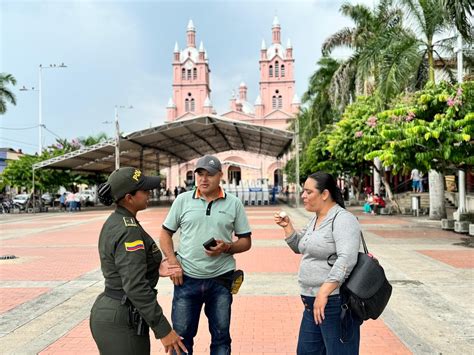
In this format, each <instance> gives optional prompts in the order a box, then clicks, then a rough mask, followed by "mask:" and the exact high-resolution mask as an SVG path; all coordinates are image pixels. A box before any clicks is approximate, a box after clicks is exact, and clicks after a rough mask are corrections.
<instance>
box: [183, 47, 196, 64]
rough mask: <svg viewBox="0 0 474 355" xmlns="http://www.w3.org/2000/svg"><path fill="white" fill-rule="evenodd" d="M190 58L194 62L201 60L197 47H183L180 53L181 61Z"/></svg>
mask: <svg viewBox="0 0 474 355" xmlns="http://www.w3.org/2000/svg"><path fill="white" fill-rule="evenodd" d="M188 58H191V60H192V61H193V62H194V63H197V62H198V61H199V51H198V50H197V49H196V48H195V47H188V48H185V49H183V50H182V51H181V53H180V54H179V61H180V62H181V63H184V62H185V61H186V60H187V59H188Z"/></svg>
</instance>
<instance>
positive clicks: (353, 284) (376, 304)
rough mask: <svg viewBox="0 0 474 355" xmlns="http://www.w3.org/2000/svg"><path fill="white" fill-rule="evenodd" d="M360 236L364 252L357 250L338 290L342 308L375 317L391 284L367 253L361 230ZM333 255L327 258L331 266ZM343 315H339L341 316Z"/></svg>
mask: <svg viewBox="0 0 474 355" xmlns="http://www.w3.org/2000/svg"><path fill="white" fill-rule="evenodd" d="M334 218H335V216H334ZM333 230H334V220H333ZM360 237H361V240H362V244H363V246H364V252H363V253H362V252H359V254H358V256H357V264H356V265H355V267H354V269H353V270H352V272H351V274H350V275H349V277H348V278H347V280H346V281H345V282H344V283H343V284H342V285H341V288H340V291H341V293H342V296H343V299H345V303H344V304H343V305H342V308H343V310H347V309H350V310H351V311H352V312H353V313H355V314H356V315H357V316H358V317H359V318H360V319H361V320H367V319H369V318H370V319H377V318H378V317H379V316H380V315H381V314H382V312H383V310H384V309H385V307H386V306H387V304H388V301H389V299H390V296H391V295H392V285H390V283H389V282H388V280H387V277H386V276H385V272H384V270H383V267H382V266H381V265H380V263H379V261H378V260H377V259H376V258H375V257H374V256H373V255H372V254H370V253H369V250H368V249H367V244H366V243H365V240H364V235H363V234H362V232H361V233H360ZM333 255H335V254H332V255H330V256H329V257H328V260H327V263H328V264H329V266H331V267H332V265H334V264H331V263H330V262H329V259H330V258H331V257H332V256H333ZM344 313H345V312H344ZM343 316H344V315H341V318H342V317H343Z"/></svg>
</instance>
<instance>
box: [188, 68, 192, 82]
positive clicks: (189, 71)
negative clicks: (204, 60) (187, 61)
mask: <svg viewBox="0 0 474 355" xmlns="http://www.w3.org/2000/svg"><path fill="white" fill-rule="evenodd" d="M188 80H191V69H188Z"/></svg>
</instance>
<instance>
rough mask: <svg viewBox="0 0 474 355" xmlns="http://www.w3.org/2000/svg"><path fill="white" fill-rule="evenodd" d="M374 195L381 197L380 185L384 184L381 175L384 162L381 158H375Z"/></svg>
mask: <svg viewBox="0 0 474 355" xmlns="http://www.w3.org/2000/svg"><path fill="white" fill-rule="evenodd" d="M373 163H374V193H375V194H379V195H380V183H381V182H382V177H381V175H382V174H383V171H382V162H381V161H380V158H374V162H373Z"/></svg>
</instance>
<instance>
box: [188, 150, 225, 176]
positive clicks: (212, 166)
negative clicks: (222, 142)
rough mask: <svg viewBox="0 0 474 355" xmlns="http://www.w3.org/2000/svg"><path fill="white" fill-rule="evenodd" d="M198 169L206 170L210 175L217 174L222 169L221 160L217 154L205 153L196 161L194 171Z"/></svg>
mask: <svg viewBox="0 0 474 355" xmlns="http://www.w3.org/2000/svg"><path fill="white" fill-rule="evenodd" d="M198 169H204V170H206V171H207V172H208V173H209V174H210V175H216V174H217V173H218V172H219V171H222V166H221V162H220V161H219V159H217V158H216V157H215V156H212V155H205V156H203V157H202V158H199V160H198V161H197V163H196V168H195V169H194V172H196V171H197V170H198Z"/></svg>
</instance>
